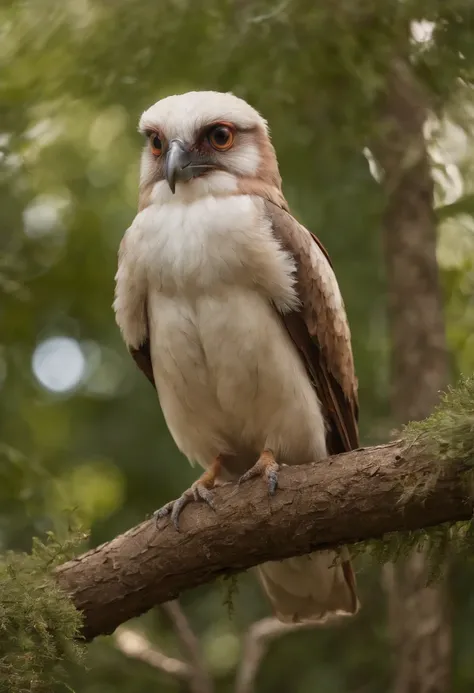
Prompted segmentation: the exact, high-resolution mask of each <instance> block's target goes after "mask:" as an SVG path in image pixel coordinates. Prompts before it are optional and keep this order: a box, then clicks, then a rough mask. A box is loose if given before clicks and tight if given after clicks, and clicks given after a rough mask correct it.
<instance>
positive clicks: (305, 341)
mask: <svg viewBox="0 0 474 693" xmlns="http://www.w3.org/2000/svg"><path fill="white" fill-rule="evenodd" d="M264 205H265V211H266V214H267V215H268V217H269V219H270V221H271V224H272V228H273V232H274V234H275V236H276V237H277V238H278V239H279V241H280V242H281V243H282V245H283V246H284V248H285V249H286V250H288V251H289V252H290V253H291V254H292V256H293V257H294V259H295V262H296V266H297V291H298V295H299V298H300V301H301V308H300V310H299V311H294V312H292V313H288V314H286V315H282V320H283V323H284V325H285V327H286V329H287V330H288V332H289V334H290V336H291V338H292V340H293V341H294V343H295V345H296V346H297V348H298V350H299V352H300V354H301V357H302V359H303V361H304V364H305V367H306V370H307V372H308V375H309V377H310V378H311V381H312V383H313V386H314V388H315V390H316V392H317V395H318V397H319V400H320V402H321V404H322V406H323V410H324V415H325V419H326V423H327V426H328V434H327V443H328V451H329V453H330V454H333V455H334V454H337V453H339V452H345V451H348V450H353V449H354V448H357V447H358V446H359V434H358V427H357V419H358V402H357V379H356V377H355V373H354V361H353V358H352V348H351V338H350V331H349V325H348V323H347V318H346V313H345V309H344V305H343V303H342V299H341V297H340V292H339V287H338V285H337V280H336V277H335V275H334V272H333V270H332V266H331V262H330V260H329V257H328V254H327V252H326V250H325V249H324V247H323V245H322V244H321V243H320V241H319V240H318V239H317V238H316V237H315V236H313V235H312V234H311V233H310V232H309V231H308V230H307V229H305V228H304V226H301V224H299V223H298V222H297V221H296V219H294V218H293V217H292V216H291V214H289V213H288V212H287V211H285V210H284V209H282V208H280V207H279V206H277V205H275V204H273V203H272V202H270V201H268V200H265V201H264Z"/></svg>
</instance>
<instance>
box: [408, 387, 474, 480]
mask: <svg viewBox="0 0 474 693" xmlns="http://www.w3.org/2000/svg"><path fill="white" fill-rule="evenodd" d="M403 436H404V438H405V441H406V446H405V449H404V452H403V454H404V456H405V458H406V460H407V464H410V460H411V459H413V467H414V473H413V475H412V477H413V478H414V483H413V486H411V485H410V484H408V487H407V488H406V489H405V493H406V494H411V493H414V492H415V491H422V492H423V493H426V492H428V491H429V489H430V488H431V487H432V486H433V484H434V483H435V482H436V480H437V479H438V478H439V476H440V474H443V473H448V472H449V471H452V463H454V462H455V463H456V469H457V470H458V471H459V472H461V471H463V469H464V471H468V472H470V474H469V476H468V477H467V479H472V471H473V470H474V377H472V376H471V377H467V378H463V379H461V381H460V382H459V385H458V386H457V387H455V388H454V387H450V388H449V389H448V391H447V392H446V393H445V394H443V395H442V397H441V400H440V403H439V405H438V406H437V407H436V408H435V410H434V411H433V413H432V414H431V416H429V417H428V418H427V419H425V420H423V421H412V422H411V423H409V424H408V425H407V426H405V427H404V429H403ZM421 460H429V461H430V463H431V464H430V467H429V472H428V473H427V471H426V468H425V466H424V465H422V464H420V462H421Z"/></svg>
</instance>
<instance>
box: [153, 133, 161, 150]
mask: <svg viewBox="0 0 474 693" xmlns="http://www.w3.org/2000/svg"><path fill="white" fill-rule="evenodd" d="M152 142H153V146H154V148H155V149H161V140H160V138H159V137H158V135H155V136H154V137H153V140H152Z"/></svg>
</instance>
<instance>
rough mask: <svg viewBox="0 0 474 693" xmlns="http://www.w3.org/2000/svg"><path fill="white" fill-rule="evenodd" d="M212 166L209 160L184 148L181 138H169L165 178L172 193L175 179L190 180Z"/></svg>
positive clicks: (174, 188)
mask: <svg viewBox="0 0 474 693" xmlns="http://www.w3.org/2000/svg"><path fill="white" fill-rule="evenodd" d="M211 168H213V165H212V164H211V163H210V162H206V161H205V160H203V158H202V157H201V156H200V155H199V154H197V153H196V152H194V151H189V150H188V149H186V147H185V146H184V144H183V143H182V142H181V140H171V142H170V144H169V148H168V153H167V154H166V162H165V178H166V181H167V183H168V185H169V186H170V190H171V192H172V193H173V194H174V192H175V190H176V182H177V181H179V180H180V181H187V180H191V178H193V177H194V176H199V175H201V174H202V173H204V172H205V171H207V170H209V169H211Z"/></svg>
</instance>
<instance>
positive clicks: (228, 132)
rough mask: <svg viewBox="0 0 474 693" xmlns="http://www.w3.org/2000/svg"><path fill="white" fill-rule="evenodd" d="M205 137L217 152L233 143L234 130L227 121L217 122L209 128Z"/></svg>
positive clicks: (225, 149) (224, 149)
mask: <svg viewBox="0 0 474 693" xmlns="http://www.w3.org/2000/svg"><path fill="white" fill-rule="evenodd" d="M207 139H208V140H209V143H210V145H211V147H213V148H214V149H216V150H217V151H218V152H225V151H227V150H228V149H230V148H231V147H232V145H233V144H234V139H235V131H234V129H233V128H232V127H231V126H230V125H227V123H217V124H216V125H214V126H213V127H212V128H211V129H210V130H209V132H208V135H207Z"/></svg>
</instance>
